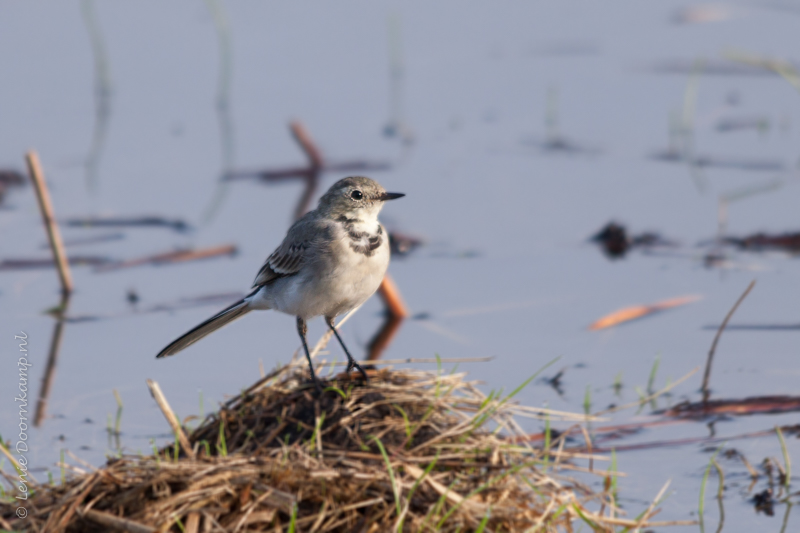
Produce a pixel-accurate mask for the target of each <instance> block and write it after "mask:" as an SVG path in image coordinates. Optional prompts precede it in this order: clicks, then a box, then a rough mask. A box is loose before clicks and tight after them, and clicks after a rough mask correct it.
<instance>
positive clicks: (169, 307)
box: [64, 289, 245, 322]
mask: <svg viewBox="0 0 800 533" xmlns="http://www.w3.org/2000/svg"><path fill="white" fill-rule="evenodd" d="M244 296H245V294H244V293H242V292H223V293H215V294H204V295H201V296H193V297H188V298H180V299H179V300H177V301H174V302H166V303H159V304H155V305H151V306H149V307H145V308H140V307H139V306H138V304H139V302H140V300H141V298H140V296H139V295H138V293H136V291H135V290H133V289H131V290H130V291H129V292H128V293H127V294H126V300H127V302H128V303H129V304H130V309H128V310H126V311H122V312H113V313H107V314H102V315H68V316H66V317H64V320H65V322H91V321H94V320H106V319H110V318H120V317H126V316H137V315H141V314H144V313H174V312H176V311H180V310H181V309H190V308H194V307H204V306H207V305H214V306H224V305H230V304H231V303H232V302H235V301H237V300H241V299H242V298H243V297H244Z"/></svg>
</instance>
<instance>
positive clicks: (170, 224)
mask: <svg viewBox="0 0 800 533" xmlns="http://www.w3.org/2000/svg"><path fill="white" fill-rule="evenodd" d="M65 224H66V225H67V226H70V227H74V228H109V227H113V228H117V227H131V228H169V229H173V230H175V231H178V232H181V233H182V232H186V231H189V230H190V229H192V228H191V226H190V225H189V224H188V223H186V222H185V221H183V220H180V219H166V218H163V217H158V216H145V217H130V218H127V217H120V218H117V217H84V218H70V219H67V220H66V221H65Z"/></svg>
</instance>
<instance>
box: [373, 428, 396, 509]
mask: <svg viewBox="0 0 800 533" xmlns="http://www.w3.org/2000/svg"><path fill="white" fill-rule="evenodd" d="M372 440H374V441H375V444H377V445H378V449H379V450H380V451H381V455H382V456H383V461H384V462H385V463H386V470H388V471H389V481H390V482H391V484H392V493H393V494H394V505H395V508H396V509H397V516H400V513H401V512H402V509H401V507H400V490H399V489H398V487H397V480H396V479H395V477H394V469H393V468H392V462H391V461H390V460H389V454H388V453H386V448H384V447H383V443H382V442H381V440H380V439H379V438H378V437H372Z"/></svg>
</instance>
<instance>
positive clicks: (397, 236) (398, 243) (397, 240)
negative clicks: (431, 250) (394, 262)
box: [389, 231, 423, 257]
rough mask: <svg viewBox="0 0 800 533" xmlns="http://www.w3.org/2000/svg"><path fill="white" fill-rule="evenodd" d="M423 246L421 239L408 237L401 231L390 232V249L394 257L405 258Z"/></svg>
mask: <svg viewBox="0 0 800 533" xmlns="http://www.w3.org/2000/svg"><path fill="white" fill-rule="evenodd" d="M422 245H423V240H422V239H421V238H419V237H414V236H412V235H406V234H405V233H400V232H399V231H390V232H389V247H390V248H391V250H392V255H393V256H399V257H403V256H406V255H409V254H410V253H411V252H413V251H414V250H416V249H417V248H419V247H420V246H422Z"/></svg>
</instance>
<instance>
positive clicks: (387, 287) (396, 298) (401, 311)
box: [378, 274, 410, 318]
mask: <svg viewBox="0 0 800 533" xmlns="http://www.w3.org/2000/svg"><path fill="white" fill-rule="evenodd" d="M378 294H379V295H380V297H381V299H382V300H383V303H384V304H386V309H387V311H389V314H390V315H392V316H394V317H397V318H407V317H408V315H409V314H410V313H409V312H408V307H406V304H405V303H404V302H403V298H402V297H401V296H400V289H398V288H397V285H395V283H394V280H393V279H392V277H391V276H390V275H389V274H386V276H385V277H384V278H383V281H382V282H381V286H380V287H378Z"/></svg>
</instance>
